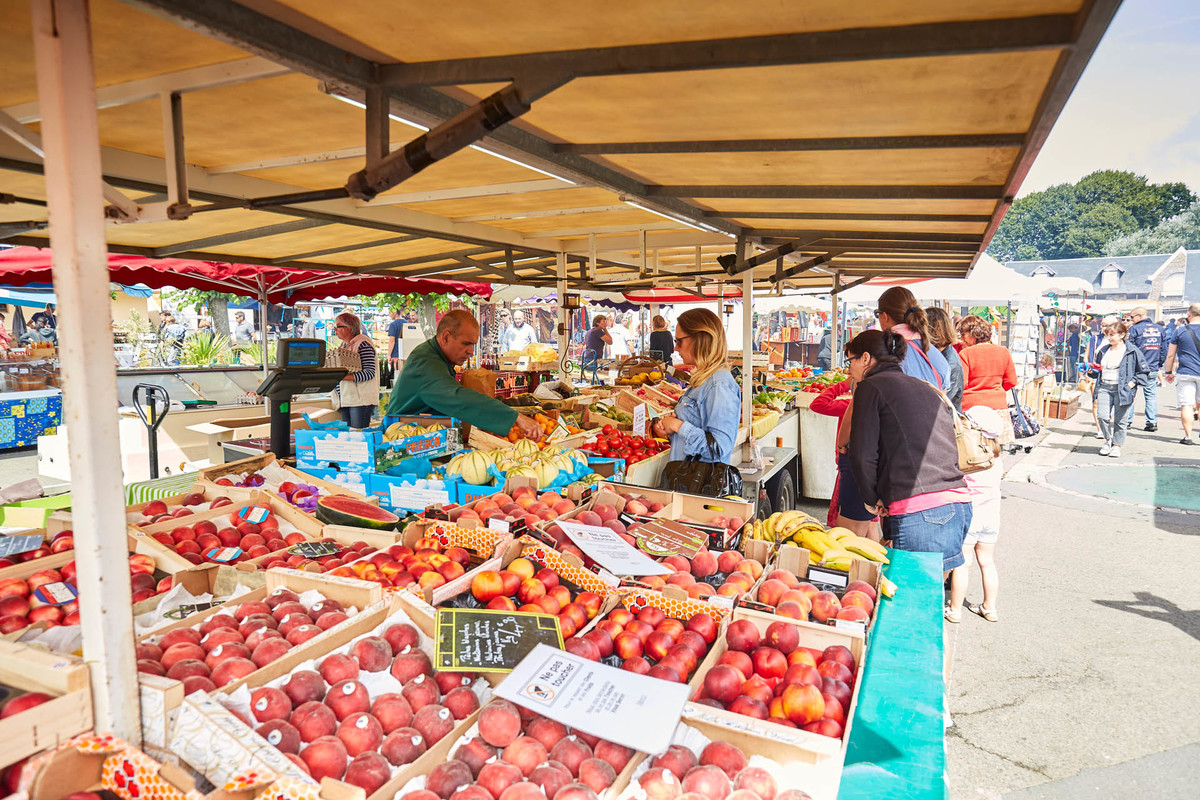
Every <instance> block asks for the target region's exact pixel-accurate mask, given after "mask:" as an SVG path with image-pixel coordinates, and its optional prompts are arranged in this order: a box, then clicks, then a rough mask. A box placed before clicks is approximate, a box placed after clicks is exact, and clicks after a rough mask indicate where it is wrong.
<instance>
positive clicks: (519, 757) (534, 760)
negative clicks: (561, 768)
mask: <svg viewBox="0 0 1200 800" xmlns="http://www.w3.org/2000/svg"><path fill="white" fill-rule="evenodd" d="M546 756H547V751H546V747H545V745H543V744H542V743H541V742H539V741H538V740H537V739H534V738H533V737H532V736H519V737H517V738H516V739H514V740H513V741H512V743H511V744H510V745H509V746H508V747H506V748H504V753H503V755H502V756H501V758H503V759H504V760H505V761H507V762H508V763H510V764H512V765H514V766H516V767H517V769H519V770H521V775H522V776H524V777H526V778H528V777H529V774H530V773H531V772H533V769H534V767H536V766H537V765H538V764H541V763H542V762H543V761H545V760H546Z"/></svg>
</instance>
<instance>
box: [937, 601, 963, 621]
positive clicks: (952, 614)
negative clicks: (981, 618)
mask: <svg viewBox="0 0 1200 800" xmlns="http://www.w3.org/2000/svg"><path fill="white" fill-rule="evenodd" d="M942 617H943V619H945V620H946V622H953V623H954V624H955V625H957V624H958V623H960V622H962V609H961V608H951V607H950V606H946V607H945V608H943V609H942Z"/></svg>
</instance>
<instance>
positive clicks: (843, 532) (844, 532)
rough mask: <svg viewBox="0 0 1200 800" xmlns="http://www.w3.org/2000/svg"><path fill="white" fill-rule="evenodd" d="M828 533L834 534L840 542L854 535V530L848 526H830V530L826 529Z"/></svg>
mask: <svg viewBox="0 0 1200 800" xmlns="http://www.w3.org/2000/svg"><path fill="white" fill-rule="evenodd" d="M826 533H828V534H829V535H830V536H832V537H833V538H834V539H836V540H837V541H839V542H840V541H844V540H845V539H849V538H853V537H854V531H852V530H850V529H848V528H839V527H833V528H830V529H829V530H828V531H826Z"/></svg>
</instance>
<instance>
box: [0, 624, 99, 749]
mask: <svg viewBox="0 0 1200 800" xmlns="http://www.w3.org/2000/svg"><path fill="white" fill-rule="evenodd" d="M0 685H3V686H5V687H9V688H11V689H13V690H15V691H14V692H12V694H14V695H16V694H24V693H26V692H30V693H32V692H41V693H43V694H48V695H50V696H51V697H52V698H53V699H51V700H47V701H46V702H44V703H42V704H41V705H37V706H33V707H32V708H28V709H26V710H24V711H20V712H17V713H15V714H12V715H11V716H8V717H5V718H4V719H0V767H6V766H8V765H9V764H13V763H15V762H17V761H20V760H21V759H22V758H26V757H28V756H31V755H33V754H34V753H38V752H41V751H42V750H47V749H49V748H52V747H58V746H59V745H60V744H62V743H63V742H66V741H67V740H68V739H70V738H71V737H73V736H77V735H79V734H80V733H83V732H84V731H87V730H90V729H91V727H92V692H91V682H90V679H89V677H88V668H87V666H86V665H85V664H84V663H83V661H82V660H80V659H78V658H75V657H74V656H67V655H61V654H58V653H48V652H45V651H43V650H37V649H34V648H32V647H26V646H25V645H21V644H17V643H15V642H3V641H0Z"/></svg>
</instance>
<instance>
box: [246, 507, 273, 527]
mask: <svg viewBox="0 0 1200 800" xmlns="http://www.w3.org/2000/svg"><path fill="white" fill-rule="evenodd" d="M269 516H271V511H270V509H266V508H263V507H262V506H246V507H244V508H243V509H242V510H241V511H239V512H238V519H242V520H245V521H246V522H253V523H254V524H255V525H258V524H259V523H261V522H263V521H264V520H266V518H267V517H269Z"/></svg>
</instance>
